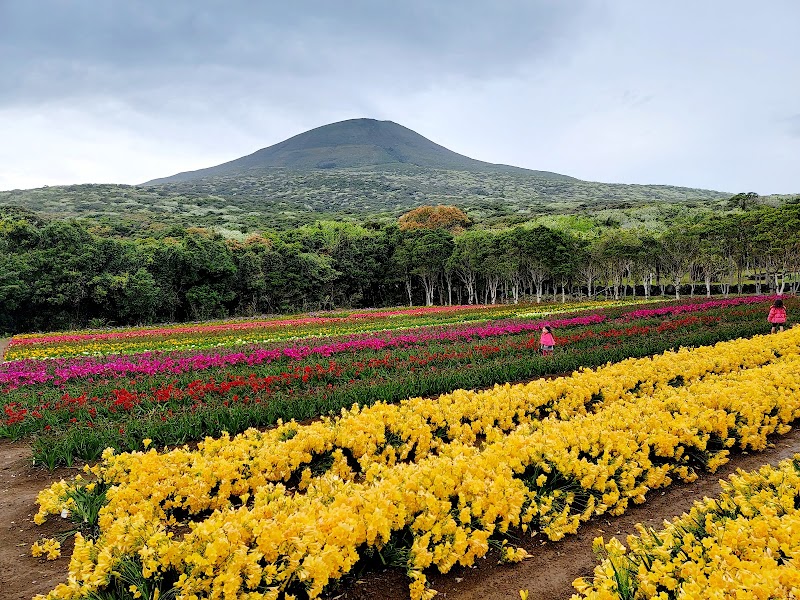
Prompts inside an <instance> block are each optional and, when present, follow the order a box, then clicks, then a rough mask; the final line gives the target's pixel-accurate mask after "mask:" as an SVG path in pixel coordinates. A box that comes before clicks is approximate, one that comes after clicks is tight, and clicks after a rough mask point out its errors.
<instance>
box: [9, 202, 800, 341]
mask: <svg viewBox="0 0 800 600" xmlns="http://www.w3.org/2000/svg"><path fill="white" fill-rule="evenodd" d="M468 225H469V224H468ZM798 289H800V202H791V203H787V204H784V205H783V206H780V207H777V208H775V207H767V206H759V207H755V208H752V209H750V210H745V211H741V212H738V213H734V214H726V215H714V216H709V217H706V218H704V219H703V220H701V221H699V222H687V223H681V224H676V225H673V226H671V227H669V228H667V229H666V230H664V231H663V232H660V233H652V232H648V231H643V230H631V229H606V230H599V229H598V230H596V231H591V232H588V233H586V232H583V233H576V232H570V231H561V230H558V229H551V228H547V227H543V226H536V227H531V226H518V227H515V228H512V229H506V230H502V231H491V230H485V229H478V228H475V226H471V227H468V228H466V229H463V228H462V227H458V228H456V229H454V230H452V231H451V230H450V229H447V228H445V227H444V226H443V225H442V224H441V223H436V224H435V226H431V227H425V226H422V227H415V228H401V227H399V226H398V225H397V224H391V225H385V224H383V225H379V224H371V225H370V224H366V225H354V224H351V223H338V222H330V221H324V222H318V223H316V224H314V225H306V226H303V227H299V228H296V229H293V230H289V231H283V232H277V233H269V234H267V233H265V234H261V235H256V236H251V237H249V238H248V239H246V240H244V241H236V240H230V239H226V238H224V237H222V236H221V235H219V234H216V233H214V232H213V231H210V230H207V229H201V228H181V227H172V228H165V230H164V231H163V232H161V233H160V234H159V235H158V236H154V237H149V238H145V239H129V238H121V237H114V236H111V235H108V234H104V233H102V232H98V231H94V230H93V228H92V227H91V225H88V224H86V223H84V222H79V221H74V220H72V221H46V220H44V219H42V218H40V217H39V216H38V215H36V214H35V213H32V212H30V211H26V210H24V209H19V208H13V207H5V208H2V209H0V332H2V331H6V332H20V331H33V330H53V329H66V328H75V327H83V326H98V325H107V324H115V325H128V324H146V323H156V322H175V321H193V320H202V319H209V318H218V317H227V316H239V315H241V316H251V315H257V314H265V313H286V312H297V311H309V310H327V309H333V308H340V307H368V306H390V305H398V304H435V303H438V304H455V303H460V304H476V303H487V304H489V303H497V302H520V301H536V302H540V301H542V300H545V299H556V300H561V301H565V300H567V299H568V298H572V299H581V298H595V297H598V296H602V297H607V298H621V297H625V296H631V295H643V296H647V297H649V296H652V295H665V294H669V295H674V296H675V297H679V296H680V295H681V294H684V293H688V294H695V293H703V294H706V295H711V294H712V293H720V294H729V293H734V292H735V293H742V292H743V291H753V292H756V293H764V292H779V293H790V292H797V291H798Z"/></svg>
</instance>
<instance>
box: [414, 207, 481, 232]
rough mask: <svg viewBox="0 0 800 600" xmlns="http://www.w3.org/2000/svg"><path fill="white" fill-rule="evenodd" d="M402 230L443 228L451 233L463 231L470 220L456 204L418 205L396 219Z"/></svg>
mask: <svg viewBox="0 0 800 600" xmlns="http://www.w3.org/2000/svg"><path fill="white" fill-rule="evenodd" d="M398 224H399V225H400V229H401V230H402V231H410V230H413V229H445V230H447V231H449V232H450V233H452V234H458V233H461V232H462V231H464V229H466V228H467V227H469V225H470V224H471V221H470V219H469V217H468V216H467V215H466V213H465V212H464V211H463V210H461V209H460V208H458V207H456V206H447V205H444V204H439V205H437V206H420V207H419V208H415V209H414V210H410V211H408V212H407V213H405V214H404V215H402V216H401V217H400V219H399V220H398Z"/></svg>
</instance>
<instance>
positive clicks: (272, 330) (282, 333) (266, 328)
mask: <svg viewBox="0 0 800 600" xmlns="http://www.w3.org/2000/svg"><path fill="white" fill-rule="evenodd" d="M761 299H763V297H761ZM727 301H730V302H733V303H740V302H741V301H742V299H740V298H731V299H728V300H724V301H723V302H727ZM745 301H746V300H745ZM637 304H640V302H636V303H634V302H631V301H626V302H622V301H617V302H592V303H585V304H580V305H574V304H564V305H549V306H547V307H538V306H537V310H536V311H535V312H532V311H531V308H532V307H531V306H530V305H495V306H477V307H476V306H451V307H429V308H436V309H437V310H436V311H430V312H425V313H420V314H416V313H410V314H405V313H407V312H408V311H400V312H401V313H403V314H401V316H398V317H392V316H388V315H389V313H391V312H392V311H388V312H372V313H360V314H362V315H364V316H360V317H359V318H357V319H353V318H351V317H341V318H339V317H317V316H301V317H295V318H291V319H286V318H284V319H275V320H266V321H257V320H252V321H247V322H232V323H212V324H207V325H205V324H197V325H191V326H170V327H159V328H143V329H133V330H122V331H107V332H102V331H98V332H85V333H67V334H62V333H58V334H27V335H19V336H15V337H14V338H13V339H12V340H11V343H10V345H9V347H8V349H7V350H6V354H5V358H6V360H20V359H26V358H34V359H43V358H56V357H70V356H98V355H107V354H135V353H140V352H147V351H152V350H163V351H168V350H191V349H207V348H218V347H224V346H241V345H245V344H263V343H271V342H276V341H282V340H283V341H285V340H295V339H301V338H312V337H319V336H330V335H339V336H341V335H350V334H359V333H369V332H376V331H393V330H398V329H408V328H416V327H425V326H436V325H444V324H453V323H469V322H479V321H497V320H503V319H509V318H525V319H530V318H537V317H543V316H552V315H559V314H563V313H573V312H575V311H576V310H581V311H586V310H595V309H605V308H614V307H619V306H630V305H634V306H635V305H637ZM444 309H449V310H444Z"/></svg>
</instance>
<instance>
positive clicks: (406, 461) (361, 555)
mask: <svg viewBox="0 0 800 600" xmlns="http://www.w3.org/2000/svg"><path fill="white" fill-rule="evenodd" d="M799 348H800V330H798V329H793V330H789V331H787V332H785V333H783V334H778V335H773V336H758V337H756V338H754V339H751V340H735V341H732V342H724V343H720V344H717V345H716V346H715V347H703V348H698V349H695V350H681V351H679V352H672V353H666V354H664V355H663V356H658V357H654V358H652V359H640V360H629V361H624V362H622V363H619V364H613V365H608V366H606V367H602V368H600V369H597V370H596V371H583V372H580V373H576V374H575V375H573V376H572V377H567V378H562V379H556V380H550V381H538V382H533V383H531V384H527V385H516V386H502V387H497V388H494V389H493V390H488V391H485V392H472V393H470V392H465V391H458V392H454V393H453V394H450V395H447V396H444V397H442V398H441V399H439V400H438V401H433V400H427V401H426V400H412V401H409V402H408V403H403V404H401V405H399V406H388V405H380V406H376V407H374V408H371V409H366V410H363V411H362V410H359V409H357V408H355V409H353V411H351V412H348V413H345V414H344V415H343V416H342V417H341V418H337V419H333V420H330V421H322V422H320V423H314V424H310V425H307V426H300V425H298V424H296V423H289V424H285V425H283V426H282V427H279V428H278V429H276V430H274V432H268V433H264V434H262V433H259V432H255V431H251V432H248V433H247V434H245V435H241V436H237V437H235V438H228V437H224V438H222V439H221V440H212V439H209V440H207V441H206V442H204V443H202V444H200V446H199V447H198V449H197V450H195V451H192V450H190V449H189V448H183V449H177V450H174V451H172V452H168V453H164V454H159V453H157V452H155V451H154V450H150V451H148V452H145V453H141V452H137V453H134V454H124V455H120V456H114V454H113V452H111V451H107V452H106V453H105V454H104V461H103V462H102V463H100V464H99V465H97V466H96V467H95V468H93V469H92V472H93V473H94V475H95V476H96V477H97V480H96V481H94V482H92V483H90V484H88V485H87V484H86V482H85V481H77V482H73V483H69V484H67V483H61V484H55V485H54V486H52V487H51V488H49V489H48V490H45V491H44V492H42V494H40V498H39V501H40V505H41V510H40V513H39V514H38V515H37V518H36V519H37V521H38V522H41V521H43V520H44V519H45V518H46V517H47V515H48V514H58V513H60V512H61V511H62V510H67V511H72V512H73V513H74V514H83V512H82V507H83V506H84V505H85V504H86V499H85V498H87V497H95V498H96V497H99V495H101V494H102V500H103V502H104V503H105V506H104V508H102V509H101V510H100V511H99V515H98V519H97V523H96V526H97V528H98V535H97V537H96V539H88V538H86V537H84V536H79V537H78V538H77V539H76V544H75V551H74V554H73V558H72V561H71V565H70V579H69V581H68V583H66V584H62V585H60V586H58V587H57V588H56V589H55V590H54V591H53V592H51V594H50V595H49V597H50V598H64V599H66V598H82V597H85V596H87V595H88V594H91V593H94V592H95V591H97V590H103V591H105V592H109V591H113V590H114V589H115V588H117V587H119V586H120V585H124V587H125V588H126V589H127V587H128V582H129V581H130V580H135V581H136V582H138V583H139V584H140V585H141V586H143V587H146V592H147V594H150V595H153V594H154V591H155V590H156V589H157V590H159V592H160V593H165V592H167V591H169V590H170V589H172V588H175V589H176V590H177V592H178V597H179V598H190V597H193V596H197V597H210V596H211V594H212V593H213V594H218V595H219V596H220V597H224V596H229V597H241V598H247V597H250V598H288V597H291V596H290V595H291V594H295V593H300V594H307V595H308V596H310V597H312V598H313V597H317V596H318V595H319V594H320V593H321V592H322V591H323V589H324V588H325V586H326V585H327V584H328V583H329V582H330V581H332V580H335V579H337V578H339V577H341V576H342V575H343V574H344V573H347V572H349V571H350V570H351V569H353V567H354V566H355V565H356V564H359V563H360V564H365V565H366V564H368V563H369V562H370V560H373V559H377V558H381V559H384V560H385V558H386V556H389V555H391V556H392V557H394V562H396V563H397V564H398V565H401V566H403V567H404V568H405V569H407V571H408V573H409V575H410V577H411V585H410V591H411V596H412V598H423V597H430V591H429V590H426V589H425V576H424V574H423V570H424V569H426V568H429V567H434V566H435V567H436V568H438V569H439V570H440V571H442V572H447V571H448V570H449V569H450V568H451V567H452V566H453V565H455V564H462V565H469V564H472V563H473V561H474V560H475V558H476V557H479V556H482V555H484V554H485V553H486V552H487V550H488V548H489V544H490V543H491V542H493V540H496V541H497V543H498V544H500V543H502V540H503V537H504V535H505V533H506V532H508V530H509V528H518V529H522V530H533V531H534V532H542V533H544V534H546V535H547V536H548V537H550V538H551V539H559V538H560V537H562V536H563V535H565V534H567V533H570V532H573V531H575V530H576V528H577V527H579V525H580V523H581V522H583V521H585V520H586V519H588V518H590V517H591V516H593V515H597V514H603V513H605V512H610V513H613V514H619V513H621V512H623V511H624V510H625V508H626V507H627V505H628V503H629V502H631V501H633V502H643V501H644V500H645V499H646V494H647V492H648V490H650V489H653V488H658V487H662V486H665V485H669V484H670V482H671V481H672V479H673V478H679V479H683V480H686V481H691V480H692V479H693V478H694V477H695V472H696V470H697V469H709V470H712V471H713V470H714V469H715V468H716V467H717V466H718V465H720V464H722V463H724V462H725V461H726V460H727V458H726V457H727V453H728V448H731V447H733V446H737V447H739V448H742V449H754V450H757V449H760V448H763V447H764V446H765V445H766V441H767V435H769V434H771V433H784V432H785V431H786V430H788V424H789V423H791V422H793V421H794V420H796V419H797V418H798V417H800V354H798V352H800V350H799ZM668 378H669V379H668ZM509 405H511V407H512V408H511V409H510V410H509V409H507V408H506V407H508V406H509ZM463 407H466V409H464V408H463ZM543 407H547V408H543ZM464 410H466V411H467V412H466V414H465V413H464ZM503 411H505V412H503ZM512 411H513V412H512ZM544 415H549V416H544ZM465 417H466V418H465ZM326 432H327V433H326ZM295 440H296V441H295ZM148 442H149V440H148ZM281 444H285V445H283V446H282V445H281ZM89 486H92V488H91V489H89ZM76 498H80V501H77V500H76ZM88 525H89V526H90V527H91V526H93V524H92V523H88ZM503 556H504V557H506V559H507V560H517V559H519V558H522V556H524V553H523V552H521V551H517V550H514V549H513V548H510V549H507V550H506V551H504V554H503ZM122 573H125V574H127V575H126V576H123V575H121V574H122Z"/></svg>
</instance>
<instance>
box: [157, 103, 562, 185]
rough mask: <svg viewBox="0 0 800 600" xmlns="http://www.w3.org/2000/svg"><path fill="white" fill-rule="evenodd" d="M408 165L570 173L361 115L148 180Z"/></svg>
mask: <svg viewBox="0 0 800 600" xmlns="http://www.w3.org/2000/svg"><path fill="white" fill-rule="evenodd" d="M408 166H413V167H421V168H429V169H449V170H457V171H480V172H491V171H496V172H503V173H509V172H511V173H520V174H527V175H538V176H540V177H545V178H548V179H560V180H571V179H572V178H570V177H567V176H565V175H559V174H557V173H550V172H547V171H531V170H528V169H522V168H520V167H512V166H509V165H499V164H493V163H488V162H483V161H480V160H475V159H474V158H469V157H467V156H464V155H463V154H458V153H457V152H453V151H452V150H449V149H447V148H445V147H444V146H440V145H439V144H436V143H435V142H432V141H431V140H429V139H428V138H426V137H423V136H422V135H420V134H418V133H417V132H415V131H412V130H411V129H408V128H407V127H403V126H402V125H400V124H398V123H395V122H394V121H379V120H377V119H368V118H360V119H347V120H345V121H338V122H336V123H330V124H328V125H323V126H321V127H316V128H315V129H311V130H309V131H306V132H303V133H300V134H298V135H295V136H293V137H291V138H289V139H287V140H284V141H282V142H279V143H277V144H275V145H273V146H269V147H267V148H262V149H261V150H257V151H256V152H254V153H253V154H249V155H247V156H243V157H242V158H237V159H236V160H232V161H230V162H226V163H223V164H221V165H217V166H214V167H209V168H207V169H200V170H198V171H187V172H185V173H178V174H177V175H172V176H171V177H165V178H163V179H154V180H153V181H149V182H147V184H146V185H157V184H160V183H172V182H178V181H192V180H195V179H203V178H206V177H214V176H218V175H225V176H236V175H245V174H247V175H250V174H253V172H254V171H266V170H272V169H285V170H290V171H316V170H324V169H366V170H371V171H376V170H394V169H397V168H403V167H408Z"/></svg>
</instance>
